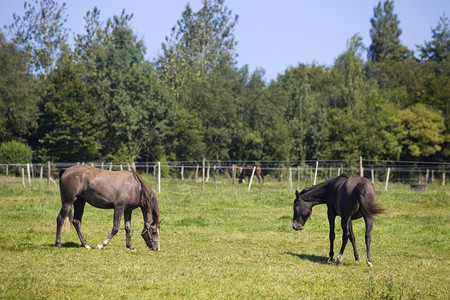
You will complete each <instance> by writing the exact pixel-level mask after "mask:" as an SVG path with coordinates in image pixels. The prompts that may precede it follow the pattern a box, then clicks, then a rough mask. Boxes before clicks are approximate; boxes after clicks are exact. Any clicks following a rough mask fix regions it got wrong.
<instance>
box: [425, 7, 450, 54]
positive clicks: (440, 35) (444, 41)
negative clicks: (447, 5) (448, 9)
mask: <svg viewBox="0 0 450 300" xmlns="http://www.w3.org/2000/svg"><path fill="white" fill-rule="evenodd" d="M431 33H432V36H431V37H432V40H431V41H429V42H425V44H424V45H423V46H418V49H419V51H420V52H421V53H420V58H421V59H422V60H433V61H436V62H440V61H443V60H447V59H449V51H450V29H449V24H448V18H447V16H446V15H445V13H444V14H443V15H442V16H441V18H440V20H439V22H438V25H437V26H436V28H434V29H432V30H431Z"/></svg>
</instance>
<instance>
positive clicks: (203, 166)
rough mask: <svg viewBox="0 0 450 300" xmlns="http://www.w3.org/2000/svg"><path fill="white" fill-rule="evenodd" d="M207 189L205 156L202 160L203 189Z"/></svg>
mask: <svg viewBox="0 0 450 300" xmlns="http://www.w3.org/2000/svg"><path fill="white" fill-rule="evenodd" d="M204 190H205V158H203V161H202V191H204Z"/></svg>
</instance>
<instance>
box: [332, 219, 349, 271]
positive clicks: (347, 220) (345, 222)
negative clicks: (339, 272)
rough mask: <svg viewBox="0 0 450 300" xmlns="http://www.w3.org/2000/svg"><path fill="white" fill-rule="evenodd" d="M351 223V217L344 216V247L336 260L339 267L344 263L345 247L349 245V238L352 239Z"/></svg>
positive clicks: (342, 220)
mask: <svg viewBox="0 0 450 300" xmlns="http://www.w3.org/2000/svg"><path fill="white" fill-rule="evenodd" d="M350 222H351V218H350V217H344V216H342V219H341V226H342V246H341V250H340V251H339V254H338V256H337V258H336V265H339V264H340V263H341V262H342V259H343V257H344V250H345V246H346V245H347V242H348V238H349V237H350V231H349V228H350Z"/></svg>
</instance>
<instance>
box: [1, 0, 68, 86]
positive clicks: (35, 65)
mask: <svg viewBox="0 0 450 300" xmlns="http://www.w3.org/2000/svg"><path fill="white" fill-rule="evenodd" d="M24 9H25V14H24V16H22V17H21V16H19V15H16V14H14V15H13V17H14V23H12V24H11V25H10V26H9V30H10V32H11V34H12V35H13V36H14V39H13V41H14V43H15V44H16V45H17V46H18V47H19V48H20V49H21V50H23V51H24V52H25V53H26V57H25V58H26V61H27V62H28V65H29V68H30V70H31V72H32V73H33V74H36V75H42V76H43V77H44V78H45V79H46V78H47V76H48V74H49V73H50V70H51V69H52V68H53V67H54V66H55V64H56V61H57V59H58V56H59V55H60V53H61V50H62V49H64V48H65V47H66V46H67V45H66V42H67V40H66V39H67V29H66V28H65V27H64V26H65V22H66V17H67V15H66V4H65V3H63V4H62V5H59V4H58V2H57V1H55V0H32V1H31V2H25V5H24Z"/></svg>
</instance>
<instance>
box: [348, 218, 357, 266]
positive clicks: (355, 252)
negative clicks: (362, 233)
mask: <svg viewBox="0 0 450 300" xmlns="http://www.w3.org/2000/svg"><path fill="white" fill-rule="evenodd" d="M349 233H350V242H351V243H352V246H353V254H354V255H355V260H356V261H359V254H358V251H356V243H355V234H354V233H353V222H352V221H350V223H349Z"/></svg>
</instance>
